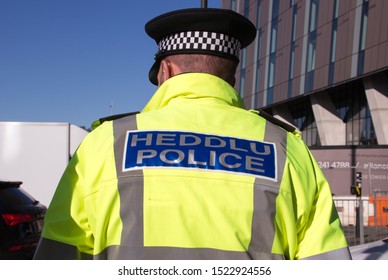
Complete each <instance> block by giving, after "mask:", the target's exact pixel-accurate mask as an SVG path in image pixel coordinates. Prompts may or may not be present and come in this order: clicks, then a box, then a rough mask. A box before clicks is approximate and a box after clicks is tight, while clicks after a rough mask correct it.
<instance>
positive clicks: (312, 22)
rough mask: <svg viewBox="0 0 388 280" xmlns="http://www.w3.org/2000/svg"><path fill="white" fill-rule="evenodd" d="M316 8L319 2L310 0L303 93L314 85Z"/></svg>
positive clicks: (310, 89)
mask: <svg viewBox="0 0 388 280" xmlns="http://www.w3.org/2000/svg"><path fill="white" fill-rule="evenodd" d="M318 8H319V0H311V2H310V19H309V33H308V43H307V60H306V80H305V92H309V91H312V90H313V84H314V70H315V56H316V41H317V25H318V10H319V9H318Z"/></svg>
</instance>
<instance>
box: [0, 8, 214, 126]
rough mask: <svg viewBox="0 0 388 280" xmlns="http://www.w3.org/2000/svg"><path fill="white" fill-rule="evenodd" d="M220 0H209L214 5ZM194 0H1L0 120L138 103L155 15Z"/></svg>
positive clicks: (126, 108)
mask: <svg viewBox="0 0 388 280" xmlns="http://www.w3.org/2000/svg"><path fill="white" fill-rule="evenodd" d="M220 2H221V1H220V0H209V1H208V6H209V7H219V6H220ZM200 6H201V1H200V0H165V1H162V0H148V1H133V0H0V98H1V101H0V104H1V109H0V121H16V122H19V121H20V122H69V123H72V124H75V125H78V126H85V127H89V126H90V125H91V123H92V122H93V121H94V120H96V119H98V118H100V117H104V116H107V115H110V114H111V113H113V114H119V113H124V112H132V111H141V110H142V108H143V107H144V106H145V104H146V103H147V101H148V100H149V99H150V98H151V96H152V95H153V93H154V92H155V90H156V87H155V86H154V85H152V84H151V83H150V82H149V80H148V71H149V68H150V66H151V65H152V63H153V56H154V53H155V52H156V43H155V42H154V41H153V40H152V39H151V38H149V37H148V36H147V35H146V33H145V31H144V24H145V23H146V22H147V21H148V20H150V19H152V18H153V17H155V16H157V15H160V14H162V13H165V12H169V11H172V10H177V9H184V8H193V7H200Z"/></svg>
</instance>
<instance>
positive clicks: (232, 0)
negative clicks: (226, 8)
mask: <svg viewBox="0 0 388 280" xmlns="http://www.w3.org/2000/svg"><path fill="white" fill-rule="evenodd" d="M230 9H231V10H232V11H237V10H236V9H237V5H236V0H230Z"/></svg>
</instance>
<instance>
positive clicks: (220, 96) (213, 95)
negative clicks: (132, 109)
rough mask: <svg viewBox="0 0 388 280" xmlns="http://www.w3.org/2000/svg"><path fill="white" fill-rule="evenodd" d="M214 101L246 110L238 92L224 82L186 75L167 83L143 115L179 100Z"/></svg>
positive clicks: (208, 77) (191, 74)
mask: <svg viewBox="0 0 388 280" xmlns="http://www.w3.org/2000/svg"><path fill="white" fill-rule="evenodd" d="M178 98H179V99H182V98H184V99H186V100H193V99H194V100H198V99H205V98H206V99H213V100H218V101H222V102H224V103H227V104H229V105H231V106H235V107H240V108H244V107H245V106H244V102H243V101H242V99H241V97H240V96H239V94H238V93H237V91H236V90H235V89H234V88H233V87H232V86H231V85H230V84H228V83H227V82H225V81H224V80H222V79H220V78H218V77H216V76H213V75H210V74H204V73H185V74H180V75H177V76H174V77H172V78H170V79H168V80H167V81H165V82H164V83H163V84H162V85H161V86H160V87H159V88H158V90H157V91H156V92H155V94H154V95H153V96H152V98H151V99H150V101H149V102H148V104H147V105H146V106H145V107H144V109H143V111H142V113H145V112H149V111H153V110H157V109H160V108H163V107H165V106H167V105H168V104H169V103H170V102H173V101H175V100H177V99H178Z"/></svg>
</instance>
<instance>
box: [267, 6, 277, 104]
mask: <svg viewBox="0 0 388 280" xmlns="http://www.w3.org/2000/svg"><path fill="white" fill-rule="evenodd" d="M278 15H279V0H273V2H272V21H271V39H270V40H271V41H270V46H269V52H270V55H269V65H268V86H267V100H266V104H267V105H270V104H272V103H273V91H274V89H273V87H274V85H275V64H276V41H277V33H278Z"/></svg>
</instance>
